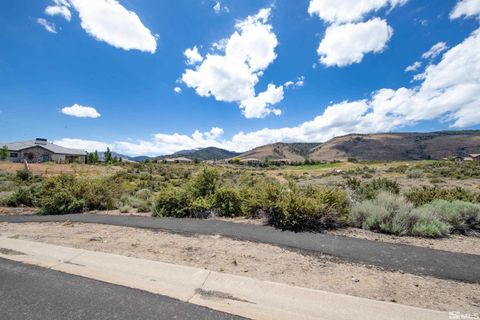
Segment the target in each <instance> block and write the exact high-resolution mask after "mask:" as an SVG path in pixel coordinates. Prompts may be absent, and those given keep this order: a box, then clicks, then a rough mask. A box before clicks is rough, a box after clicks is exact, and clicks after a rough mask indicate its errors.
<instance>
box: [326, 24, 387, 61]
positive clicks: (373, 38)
mask: <svg viewBox="0 0 480 320" xmlns="http://www.w3.org/2000/svg"><path fill="white" fill-rule="evenodd" d="M392 34H393V29H392V28H391V27H390V26H389V25H388V24H387V22H386V21H385V20H383V19H380V18H373V19H371V20H368V21H366V22H359V23H347V24H343V25H331V26H329V27H328V28H327V30H326V32H325V37H324V38H323V40H322V41H321V42H320V45H319V47H318V49H317V53H318V55H319V56H320V62H321V63H322V64H324V65H326V66H329V67H330V66H338V67H343V66H348V65H351V64H353V63H359V62H361V61H362V60H363V57H364V55H365V54H367V53H369V52H374V53H379V52H382V51H383V50H385V48H386V44H387V42H388V41H389V40H390V38H391V37H392Z"/></svg>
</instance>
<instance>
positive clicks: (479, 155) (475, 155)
mask: <svg viewBox="0 0 480 320" xmlns="http://www.w3.org/2000/svg"><path fill="white" fill-rule="evenodd" d="M469 156H470V158H472V159H473V160H475V161H480V153H472V154H470V155H469Z"/></svg>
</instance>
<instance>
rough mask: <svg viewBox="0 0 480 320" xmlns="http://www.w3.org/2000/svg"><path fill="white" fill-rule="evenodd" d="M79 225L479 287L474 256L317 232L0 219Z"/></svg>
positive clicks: (152, 221) (141, 221)
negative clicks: (202, 239)
mask: <svg viewBox="0 0 480 320" xmlns="http://www.w3.org/2000/svg"><path fill="white" fill-rule="evenodd" d="M62 221H72V222H82V223H99V224H107V225H116V226H125V227H135V228H146V229H154V230H162V231H169V232H175V233H184V234H217V235H222V236H225V237H229V238H233V239H239V240H248V241H255V242H261V243H269V244H273V245H277V246H282V247H287V248H293V249H296V250H306V251H310V252H315V253H322V254H328V255H332V256H335V257H338V258H341V259H343V260H347V261H351V262H358V263H364V264H368V265H374V266H379V267H383V268H387V269H391V270H402V271H404V272H408V273H412V274H418V275H428V276H433V277H437V278H443V279H452V280H457V281H464V282H472V283H480V255H472V254H464V253H454V252H448V251H442V250H434V249H429V248H422V247H415V246H409V245H403V244H393V243H386V242H380V241H370V240H363V239H356V238H349V237H343V236H335V235H329V234H321V233H308V232H305V233H294V232H289V231H281V230H277V229H274V228H272V227H268V226H258V225H251V224H240V223H232V222H226V221H218V220H201V219H175V218H153V217H141V216H107V215H96V214H73V215H62V216H0V222H11V223H14V222H16V223H20V222H62Z"/></svg>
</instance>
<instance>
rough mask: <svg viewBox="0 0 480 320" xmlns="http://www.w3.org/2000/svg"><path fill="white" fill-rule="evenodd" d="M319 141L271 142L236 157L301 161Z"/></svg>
mask: <svg viewBox="0 0 480 320" xmlns="http://www.w3.org/2000/svg"><path fill="white" fill-rule="evenodd" d="M319 145H320V143H283V142H279V143H273V144H267V145H265V146H261V147H257V148H255V149H252V150H250V151H247V152H245V153H242V154H241V155H239V156H238V158H240V159H242V160H244V159H259V160H265V159H270V160H280V159H288V160H290V161H303V160H305V159H306V158H308V156H309V154H310V153H311V151H312V149H314V148H315V147H318V146H319Z"/></svg>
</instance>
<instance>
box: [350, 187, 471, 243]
mask: <svg viewBox="0 0 480 320" xmlns="http://www.w3.org/2000/svg"><path fill="white" fill-rule="evenodd" d="M351 223H352V225H354V226H356V227H359V228H363V229H367V230H372V231H377V232H382V233H387V234H394V235H399V236H404V235H410V236H421V237H431V238H437V237H444V236H447V235H448V234H451V233H461V234H469V233H479V232H480V204H473V203H469V202H465V201H458V200H456V201H452V202H449V201H446V200H435V201H433V202H431V203H428V204H425V205H423V206H420V207H418V208H414V207H413V205H412V204H411V203H409V202H408V201H406V200H405V199H404V198H401V197H399V196H396V195H393V194H389V193H385V192H382V193H380V194H379V195H378V196H377V197H376V198H374V199H372V200H365V201H362V202H360V203H357V204H356V205H354V207H353V208H352V212H351Z"/></svg>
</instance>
